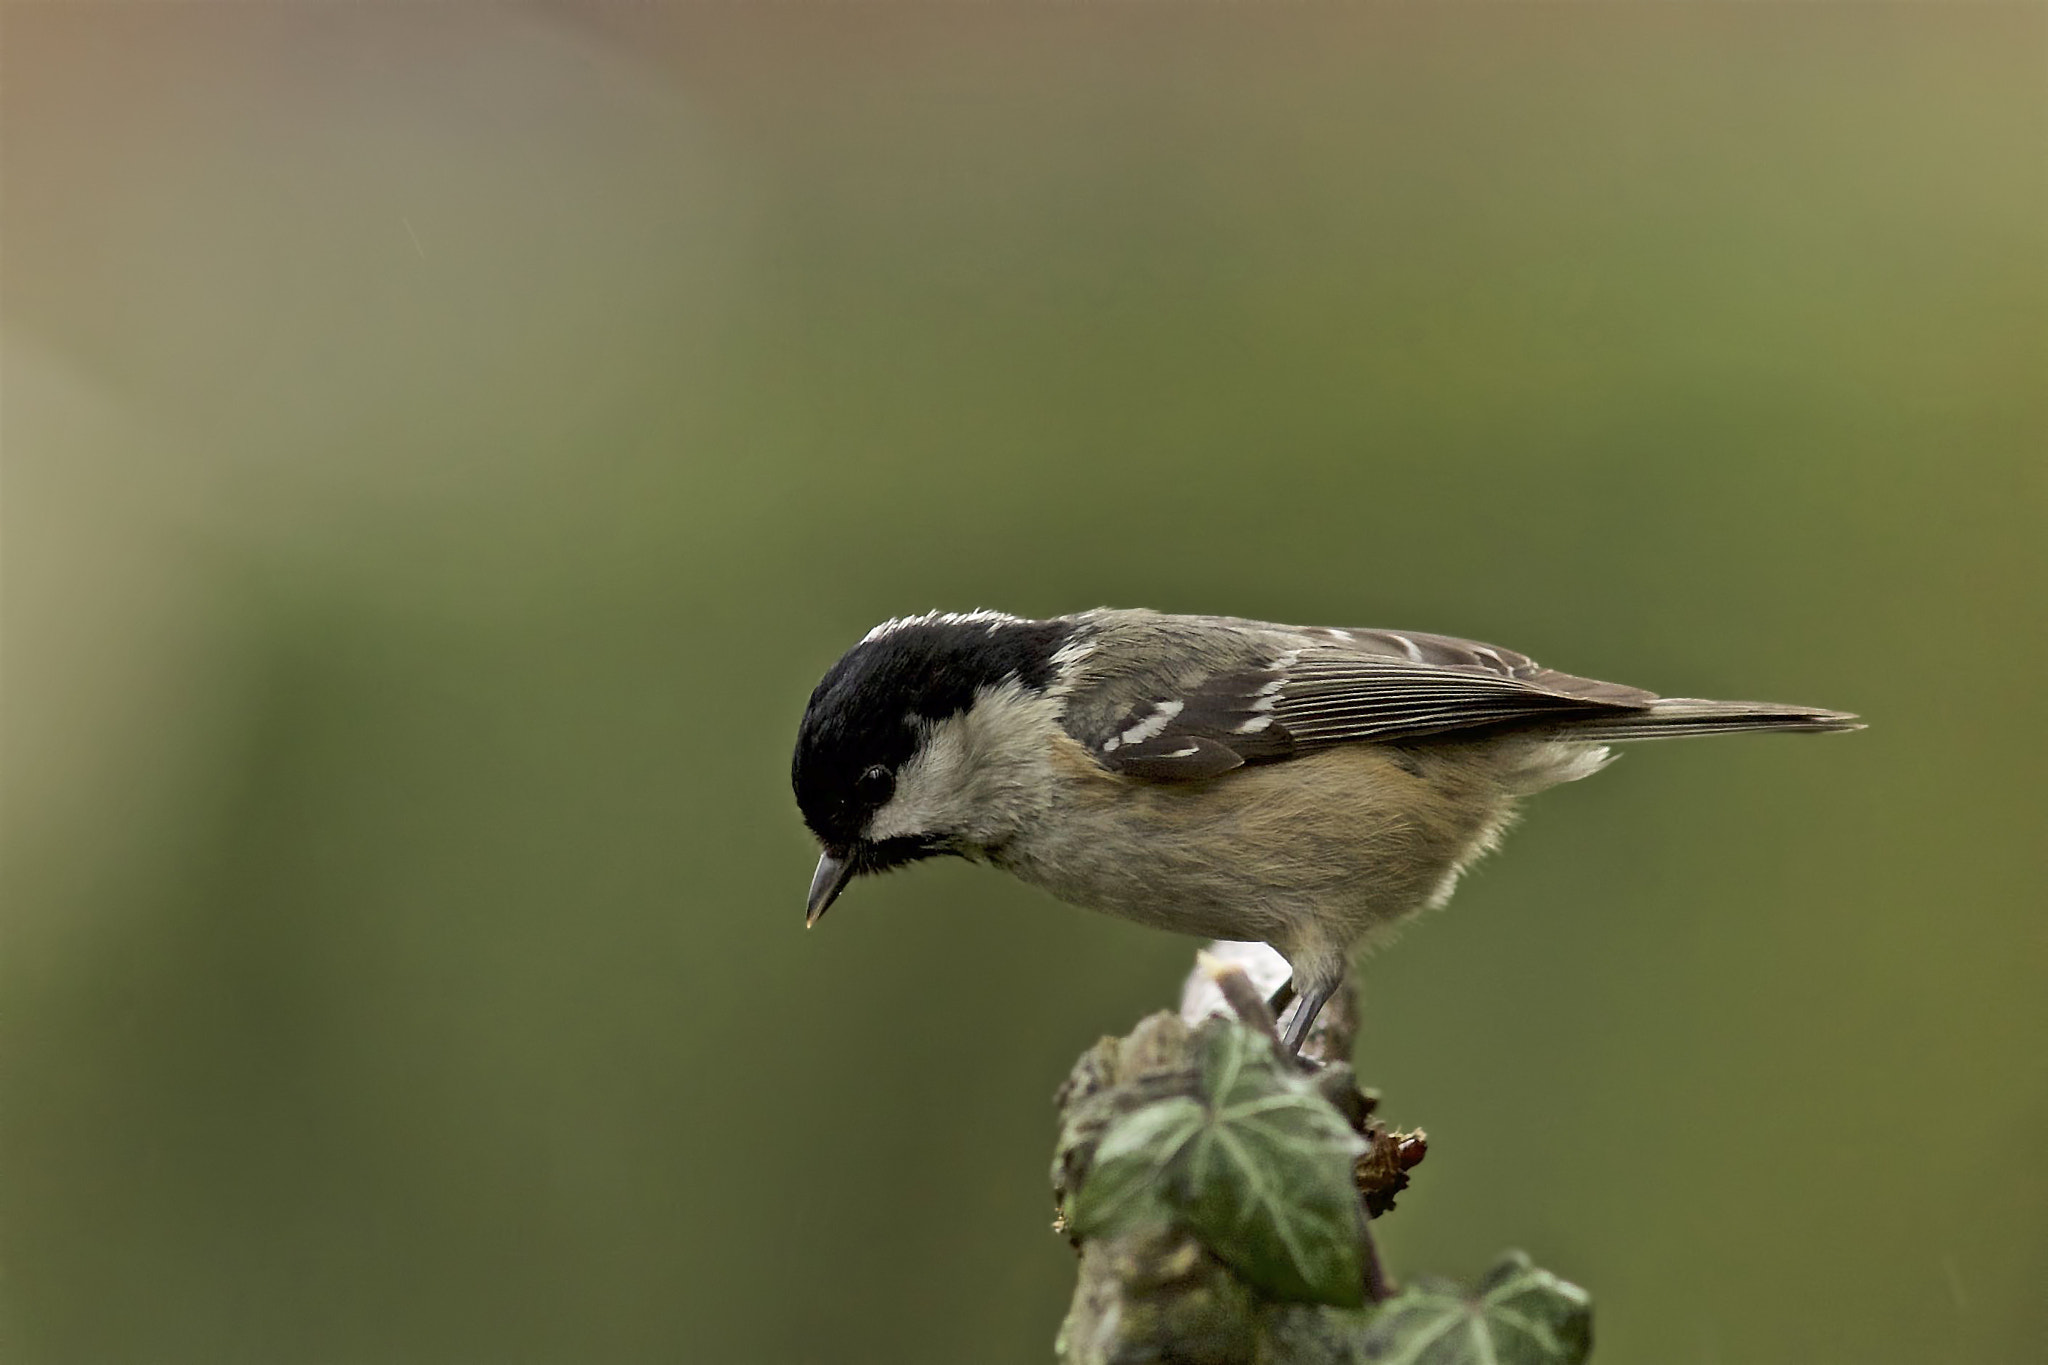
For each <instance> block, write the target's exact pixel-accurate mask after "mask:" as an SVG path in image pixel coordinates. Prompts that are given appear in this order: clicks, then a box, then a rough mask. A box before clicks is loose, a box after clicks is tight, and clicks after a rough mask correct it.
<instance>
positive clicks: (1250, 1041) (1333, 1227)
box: [1052, 944, 1591, 1365]
mask: <svg viewBox="0 0 2048 1365" xmlns="http://www.w3.org/2000/svg"><path fill="white" fill-rule="evenodd" d="M1285 973H1286V964H1285V963H1284V962H1281V961H1280V960H1279V958H1278V956H1277V955H1276V954H1273V953H1272V952H1271V950H1270V949H1266V948H1264V947H1262V946H1260V945H1247V944H1216V945H1212V948H1211V950H1210V951H1209V952H1208V953H1205V954H1203V955H1202V956H1201V958H1200V959H1199V961H1198V964H1197V967H1196V970H1195V972H1194V973H1193V974H1192V975H1191V976H1190V977H1189V980H1188V983H1187V987H1186V989H1185V991H1184V993H1183V999H1182V1003H1181V1009H1180V1011H1179V1013H1177V1014H1173V1013H1165V1012H1162V1013H1159V1014H1154V1015H1151V1016H1149V1017H1147V1018H1146V1019H1144V1020H1141V1021H1140V1022H1139V1024H1138V1026H1137V1027H1136V1028H1135V1029H1133V1030H1132V1031H1131V1033H1130V1034H1129V1035H1128V1036H1126V1037H1123V1038H1105V1039H1103V1040H1102V1041H1101V1042H1099V1043H1097V1044H1096V1045H1095V1046H1094V1047H1092V1048H1090V1049H1089V1050H1088V1051H1087V1052H1086V1053H1084V1054H1082V1056H1081V1058H1080V1060H1079V1061H1078V1062H1076V1063H1075V1066H1074V1070H1073V1073H1072V1074H1071V1075H1070V1076H1069V1077H1068V1078H1067V1082H1066V1084H1065V1085H1064V1086H1062V1087H1061V1089H1060V1092H1059V1095H1058V1097H1057V1103H1058V1105H1059V1110H1060V1137H1059V1147H1058V1151H1057V1152H1056V1154H1055V1156H1054V1158H1053V1168H1052V1182H1053V1199H1054V1203H1055V1207H1056V1209H1057V1216H1056V1218H1055V1223H1054V1226H1055V1228H1056V1229H1057V1230H1058V1231H1060V1232H1063V1233H1065V1234H1066V1235H1067V1236H1068V1237H1069V1239H1070V1240H1071V1241H1072V1242H1073V1244H1074V1247H1075V1249H1076V1251H1077V1252H1079V1254H1080V1279H1079V1283H1078V1284H1077V1285H1076V1286H1075V1290H1074V1298H1073V1303H1072V1306H1071V1307H1070V1309H1069V1310H1068V1314H1067V1319H1066V1322H1065V1324H1064V1325H1063V1326H1062V1328H1061V1330H1060V1337H1059V1347H1058V1349H1059V1353H1060V1357H1061V1359H1062V1360H1063V1361H1065V1362H1066V1365H1141V1363H1144V1365H1150V1363H1152V1362H1166V1361H1174V1362H1187V1363H1188V1365H1204V1363H1205V1362H1215V1363H1216V1365H1224V1363H1225V1362H1229V1363H1231V1365H1243V1363H1244V1362H1251V1363H1252V1365H1283V1363H1286V1365H1292V1363H1294V1362H1301V1363H1302V1365H1313V1363H1315V1362H1325V1361H1328V1362H1349V1361H1388V1362H1395V1361H1400V1362H1408V1363H1409V1365H1462V1362H1467V1361H1470V1362H1474V1365H1477V1362H1481V1361H1486V1362H1491V1363H1492V1365H1577V1362H1580V1361H1582V1360H1584V1359H1585V1357H1586V1354H1587V1352H1588V1350H1589V1349H1590V1343H1591V1326H1590V1306H1589V1302H1588V1300H1587V1298H1586V1295H1585V1293H1584V1291H1582V1290H1579V1289H1578V1288H1576V1287H1575V1286H1572V1285H1569V1284H1566V1283H1565V1282H1563V1281H1561V1280H1558V1279H1556V1277H1554V1276H1551V1275H1548V1274H1547V1273H1545V1272H1543V1271H1540V1270H1536V1269H1534V1268H1533V1267H1531V1266H1530V1265H1529V1263H1528V1261H1527V1260H1526V1258H1522V1257H1520V1256H1519V1255H1518V1254H1516V1255H1511V1256H1510V1257H1508V1258H1507V1259H1505V1260H1503V1261H1502V1262H1501V1263H1500V1264H1499V1265H1498V1266H1496V1268H1495V1270H1494V1271H1493V1272H1491V1273H1490V1274H1489V1275H1488V1276H1487V1278H1486V1279H1484V1280H1482V1281H1481V1283H1480V1285H1479V1286H1478V1287H1477V1288H1476V1289H1475V1290H1473V1291H1471V1292H1466V1291H1462V1290H1459V1289H1458V1288H1457V1287H1455V1286H1449V1285H1442V1284H1438V1283H1424V1284H1420V1285H1417V1286H1414V1287H1412V1288H1409V1289H1406V1290H1403V1291H1400V1292H1398V1293H1397V1292H1396V1291H1395V1288H1394V1286H1393V1285H1392V1284H1391V1283H1390V1282H1389V1280H1388V1278H1387V1275H1386V1272H1385V1270H1384V1269H1383V1267H1382V1264H1381V1261H1380V1258H1379V1255H1378V1251H1377V1248H1376V1246H1375V1244H1374V1241H1373V1236H1372V1228H1371V1220H1372V1219H1373V1218H1376V1217H1379V1216H1382V1215H1384V1214H1386V1213H1388V1212H1390V1211H1391V1210H1392V1209H1393V1207H1394V1199H1395V1196H1396V1195H1398V1194H1399V1193H1400V1192H1401V1191H1402V1190H1403V1189H1405V1188H1406V1187H1407V1185H1408V1181H1409V1172H1410V1171H1411V1170H1412V1169H1413V1168H1414V1167H1415V1166H1416V1165H1417V1164H1418V1163H1420V1161H1421V1160H1422V1157H1423V1155H1424V1153H1425V1152H1426V1151H1427V1145H1426V1142H1425V1139H1424V1137H1423V1134H1422V1133H1420V1132H1419V1131H1417V1132H1405V1133H1404V1132H1397V1131H1394V1130H1392V1129H1389V1128H1388V1127H1387V1126H1386V1125H1385V1124H1383V1123H1381V1122H1379V1121H1378V1120H1377V1119H1375V1117H1374V1110H1375V1109H1376V1107H1377V1096H1375V1095H1373V1094H1371V1093H1370V1092H1367V1091H1364V1090H1361V1089H1360V1088H1359V1086H1358V1085H1357V1082H1356V1079H1355V1077H1354V1075H1353V1072H1352V1069H1351V1065H1350V1063H1349V1061H1348V1058H1349V1056H1350V1052H1351V1045H1352V1042H1353V1040H1354V1038H1355V1036H1356V1029H1357V1023H1356V1021H1357V1017H1358V1016H1357V1009H1356V1002H1355V1000H1354V998H1353V997H1352V995H1351V993H1350V991H1349V990H1348V989H1347V990H1345V991H1344V992H1342V993H1340V995H1339V996H1338V998H1336V999H1335V1000H1332V1001H1331V1002H1330V1004H1329V1005H1328V1006H1327V1007H1326V1008H1325V1009H1324V1011H1323V1015H1322V1017H1321V1019H1320V1020H1319V1021H1318V1023H1317V1026H1316V1029H1315V1032H1314V1033H1313V1034H1312V1035H1311V1036H1310V1038H1309V1040H1308V1042H1307V1043H1306V1044H1305V1046H1304V1047H1303V1049H1302V1052H1303V1055H1302V1057H1300V1058H1294V1057H1289V1056H1287V1055H1286V1054H1285V1053H1284V1052H1283V1051H1282V1050H1281V1049H1280V1048H1279V1047H1278V1045H1277V1042H1276V1039H1275V1034H1274V1021H1273V1016H1272V1013H1271V1011H1270V1010H1268V1009H1267V1007H1266V1000H1267V998H1268V997H1269V995H1270V994H1271V993H1272V991H1273V990H1274V989H1276V988H1277V987H1278V986H1279V984H1280V983H1281V981H1283V980H1284V979H1285Z"/></svg>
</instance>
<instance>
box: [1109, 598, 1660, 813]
mask: <svg viewBox="0 0 2048 1365" xmlns="http://www.w3.org/2000/svg"><path fill="white" fill-rule="evenodd" d="M1275 629H1276V647H1275V648H1274V650H1273V652H1272V655H1271V657H1270V658H1269V659H1267V660H1266V661H1264V662H1263V663H1261V664H1259V665H1255V666H1252V667H1248V668H1237V669H1229V670H1225V671H1222V672H1218V673H1215V674H1212V675H1210V676H1208V677H1207V678H1204V679H1202V680H1201V681H1200V682H1199V683H1198V684H1197V685H1195V686H1193V687H1189V688H1185V689H1183V690H1182V691H1181V692H1180V694H1179V695H1177V696H1161V697H1157V698H1152V699H1149V700H1147V701H1146V702H1144V703H1142V704H1140V705H1138V706H1137V707H1134V708H1132V710H1131V711H1130V712H1129V713H1128V714H1126V715H1125V716H1124V717H1122V719H1121V720H1120V721H1119V722H1118V723H1117V725H1116V727H1115V729H1114V731H1113V732H1111V733H1108V734H1105V735H1103V736H1101V737H1099V738H1098V739H1096V741H1095V743H1094V744H1093V745H1092V746H1091V747H1093V748H1094V750H1095V752H1096V755H1097V757H1098V758H1099V759H1100V760H1101V762H1102V763H1103V765H1104V766H1105V767H1108V768H1110V769H1111V770H1112V771H1117V772H1122V773H1125V774H1126V775H1128V776H1132V777H1140V778H1145V779H1148V780H1152V781H1190V780H1195V779H1198V778H1204V777H1213V776H1215V775H1217V774H1218V773H1222V772H1228V771H1229V770H1230V769H1232V768H1234V767H1237V766H1239V765H1240V764H1245V763H1271V762H1276V761H1279V760H1281V759H1285V758H1289V757H1292V756H1294V755H1295V754H1297V753H1300V752H1303V751H1307V750H1313V749H1318V748H1325V747H1328V746H1330V745H1335V744H1352V743H1359V742H1364V741H1376V742H1380V743H1393V742H1399V741H1402V740H1412V739H1422V738H1426V737H1429V736H1432V735H1442V734H1447V733H1451V732H1454V731H1459V730H1470V729H1475V728H1493V727H1512V726H1530V727H1537V726H1542V727H1548V726H1554V725H1560V724H1565V723H1571V722H1584V721H1590V720H1596V719H1601V718H1617V719H1618V718H1622V717H1627V716H1630V715H1637V714H1641V713H1643V712H1645V711H1647V710H1648V708H1649V706H1650V703H1652V702H1653V701H1655V700H1656V697H1655V695H1654V694H1652V693H1649V692H1645V691H1642V690H1641V689H1639V688H1633V687H1624V686H1622V685H1620V684H1618V683H1608V682H1600V681H1597V680H1595V679H1592V678H1580V677H1575V676H1573V675H1572V674H1569V673H1560V672H1558V671H1556V670H1555V669H1548V668H1544V667H1543V666H1542V665H1540V664H1538V663H1537V662H1536V661H1535V660H1534V659H1531V658H1530V657H1529V656H1528V655H1526V654H1519V653H1516V652H1515V651H1514V650H1510V649H1502V648H1500V647H1498V646H1495V645H1488V644H1482V643H1480V642H1478V641H1476V640H1459V639H1454V638H1452V637H1450V636H1444V635H1425V634H1420V633H1416V632H1411V631H1391V630H1323V629H1314V630H1301V631H1289V632H1287V633H1286V635H1285V636H1280V635H1279V634H1278V632H1279V631H1281V630H1284V629H1285V628H1275Z"/></svg>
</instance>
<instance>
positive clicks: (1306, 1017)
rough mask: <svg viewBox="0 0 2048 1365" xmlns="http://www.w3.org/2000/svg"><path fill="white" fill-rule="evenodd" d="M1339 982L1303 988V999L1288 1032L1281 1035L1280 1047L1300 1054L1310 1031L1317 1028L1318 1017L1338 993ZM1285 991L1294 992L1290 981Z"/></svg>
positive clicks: (1296, 1005)
mask: <svg viewBox="0 0 2048 1365" xmlns="http://www.w3.org/2000/svg"><path fill="white" fill-rule="evenodd" d="M1337 984H1338V983H1337V982H1335V981H1319V982H1316V983H1315V984H1313V985H1310V986H1305V987H1302V988H1301V999H1300V1000H1299V1001H1297V1002H1296V1004H1295V1007H1294V1018H1293V1019H1291V1020H1289V1021H1288V1024H1287V1032H1286V1033H1284V1034H1283V1035H1281V1038H1280V1046H1281V1047H1282V1048H1283V1049H1285V1050H1286V1051H1287V1052H1290V1053H1299V1052H1300V1051H1301V1045H1302V1044H1303V1043H1305V1042H1307V1041H1308V1031H1309V1030H1310V1029H1312V1028H1314V1027H1315V1026H1316V1016H1317V1015H1318V1014H1321V1013H1322V1012H1323V1006H1324V1005H1327V1004H1328V1003H1329V1002H1330V997H1331V996H1333V995H1335V994H1336V993H1337ZM1282 989H1283V990H1287V991H1293V990H1294V989H1295V985H1294V982H1293V981H1292V980H1290V981H1289V982H1288V983H1287V985H1286V986H1284V987H1282Z"/></svg>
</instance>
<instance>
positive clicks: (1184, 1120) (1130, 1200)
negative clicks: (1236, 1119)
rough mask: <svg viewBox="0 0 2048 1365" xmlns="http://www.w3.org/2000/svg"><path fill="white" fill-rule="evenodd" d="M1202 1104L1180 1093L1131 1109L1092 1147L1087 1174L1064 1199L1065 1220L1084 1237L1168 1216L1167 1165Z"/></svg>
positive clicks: (1189, 1135) (1196, 1124)
mask: <svg viewBox="0 0 2048 1365" xmlns="http://www.w3.org/2000/svg"><path fill="white" fill-rule="evenodd" d="M1203 1120H1204V1115H1203V1112H1202V1106H1201V1105H1200V1104H1198V1103H1196V1102H1195V1101H1194V1100H1192V1099H1189V1098H1188V1097H1187V1096H1185V1095H1176V1096H1174V1097H1172V1098H1170V1099H1164V1100H1159V1101H1157V1102H1155V1103H1152V1104H1148V1105H1146V1106H1144V1107H1143V1108H1141V1109H1134V1110H1132V1111H1131V1112H1130V1113H1128V1114H1125V1115H1124V1116H1123V1117H1122V1118H1120V1119H1118V1120H1117V1121H1116V1122H1115V1123H1112V1124H1111V1125H1110V1126H1109V1128H1108V1130H1107V1131H1105V1132H1104V1133H1103V1135H1102V1141H1101V1142H1100V1143H1099V1144H1098V1145H1097V1146H1096V1148H1095V1161H1094V1164H1093V1165H1092V1166H1090V1167H1089V1168H1088V1176H1087V1179H1086V1180H1084V1181H1083V1182H1082V1185H1081V1188H1080V1189H1078V1190H1076V1191H1074V1195H1073V1198H1071V1199H1069V1200H1068V1201H1067V1222H1068V1225H1069V1226H1071V1227H1072V1228H1073V1230H1074V1231H1075V1232H1077V1233H1079V1234H1080V1235H1081V1236H1083V1237H1111V1236H1115V1235H1116V1234H1118V1233H1121V1232H1128V1231H1129V1230H1131V1229H1132V1228H1135V1227H1138V1226H1139V1225H1141V1224H1144V1223H1148V1222H1156V1221H1163V1220H1164V1219H1165V1218H1166V1217H1168V1216H1169V1211H1168V1209H1167V1208H1166V1206H1165V1204H1164V1202H1163V1199H1164V1195H1165V1192H1166V1188H1167V1184H1168V1179H1167V1174H1166V1172H1167V1169H1168V1167H1169V1166H1170V1165H1171V1164H1172V1162H1173V1160H1174V1158H1175V1157H1177V1156H1178V1155H1179V1154H1180V1152H1181V1149H1182V1148H1184V1147H1185V1146H1187V1144H1188V1142H1189V1141H1190V1140H1192V1139H1193V1137H1194V1136H1195V1133H1196V1131H1197V1130H1198V1129H1199V1128H1200V1127H1201V1126H1202V1123H1203Z"/></svg>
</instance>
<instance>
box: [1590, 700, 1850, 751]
mask: <svg viewBox="0 0 2048 1365" xmlns="http://www.w3.org/2000/svg"><path fill="white" fill-rule="evenodd" d="M1567 728H1568V729H1569V732H1570V734H1571V737H1572V738H1573V739H1595V740H1610V739H1683V738H1685V737H1687V736H1689V735H1735V734H1742V733H1745V732H1747V731H1751V730H1795V731H1805V732H1809V733H1815V734H1826V733H1829V732H1832V731H1836V730H1861V729H1862V728H1863V722H1862V721H1860V720H1858V719H1857V718H1856V717H1855V716H1852V715H1850V714H1849V713H1848V712H1847V711H1823V710H1821V709H1820V708H1819V707H1817V706H1781V705H1778V704H1777V703H1775V702H1767V701H1704V700H1701V699H1700V698H1697V697H1659V698H1657V700H1655V701H1653V702H1651V703H1649V705H1648V706H1647V707H1645V708H1644V709H1643V710H1641V711H1637V712H1634V713H1632V714H1628V715H1606V716H1593V717H1589V718H1587V719H1585V720H1581V721H1575V722H1573V723H1572V724H1571V725H1570V726H1569V727H1567Z"/></svg>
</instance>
